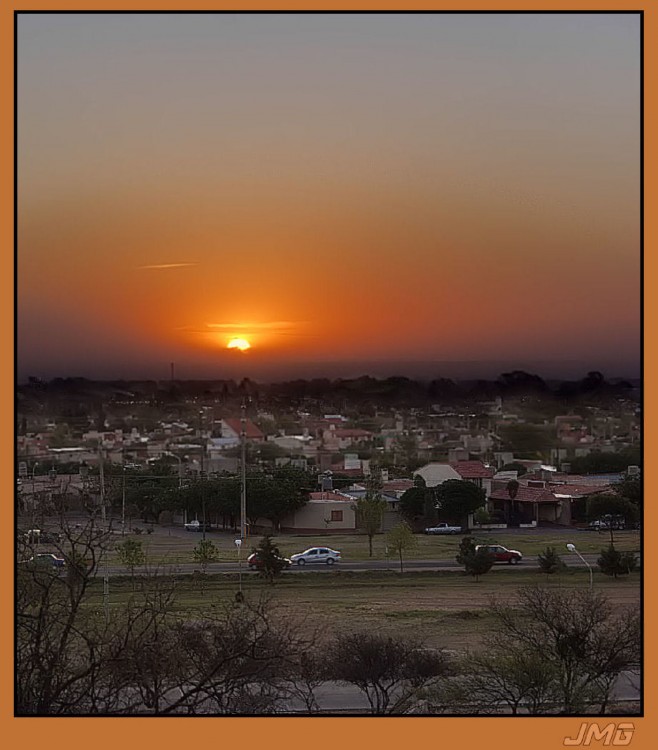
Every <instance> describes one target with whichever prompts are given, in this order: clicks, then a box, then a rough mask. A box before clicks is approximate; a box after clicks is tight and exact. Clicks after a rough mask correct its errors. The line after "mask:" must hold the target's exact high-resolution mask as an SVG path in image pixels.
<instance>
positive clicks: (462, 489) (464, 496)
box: [436, 479, 487, 528]
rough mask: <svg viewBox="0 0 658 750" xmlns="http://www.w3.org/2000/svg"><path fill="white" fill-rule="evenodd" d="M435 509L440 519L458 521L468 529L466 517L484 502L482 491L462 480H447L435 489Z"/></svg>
mask: <svg viewBox="0 0 658 750" xmlns="http://www.w3.org/2000/svg"><path fill="white" fill-rule="evenodd" d="M436 499H437V507H438V509H439V513H440V514H441V517H442V518H448V519H450V520H455V521H459V522H460V524H461V525H462V526H463V527H464V528H468V516H469V515H470V514H471V513H474V512H475V511H476V510H477V509H478V508H481V507H482V506H483V505H484V504H485V502H486V499H487V497H486V493H485V491H484V490H483V489H481V488H480V487H478V486H476V485H475V484H473V482H468V481H466V480H463V479H448V480H447V481H445V482H443V483H442V484H440V485H439V486H438V487H437V488H436Z"/></svg>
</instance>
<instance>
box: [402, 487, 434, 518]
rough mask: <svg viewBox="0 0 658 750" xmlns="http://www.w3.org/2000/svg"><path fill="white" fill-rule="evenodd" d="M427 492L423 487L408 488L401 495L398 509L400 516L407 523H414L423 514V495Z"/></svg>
mask: <svg viewBox="0 0 658 750" xmlns="http://www.w3.org/2000/svg"><path fill="white" fill-rule="evenodd" d="M426 494H427V490H426V489H425V488H423V487H410V488H409V489H408V490H405V491H404V492H403V493H402V497H401V498H400V502H399V504H398V509H399V511H400V514H401V515H402V516H403V517H404V518H406V519H407V520H408V521H411V522H413V521H416V520H417V519H419V518H422V517H423V516H424V514H425V495H426Z"/></svg>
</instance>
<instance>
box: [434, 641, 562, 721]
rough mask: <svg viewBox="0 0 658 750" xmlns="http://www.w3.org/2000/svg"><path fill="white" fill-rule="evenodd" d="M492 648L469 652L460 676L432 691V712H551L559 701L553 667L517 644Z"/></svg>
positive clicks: (458, 673) (459, 669)
mask: <svg viewBox="0 0 658 750" xmlns="http://www.w3.org/2000/svg"><path fill="white" fill-rule="evenodd" d="M498 645H499V644H498V642H496V644H495V645H493V646H490V645H489V639H487V638H486V637H485V648H484V649H483V650H482V651H480V652H476V653H468V654H467V655H466V657H465V658H464V660H463V661H462V662H461V663H460V664H459V665H458V668H457V676H456V677H454V678H453V679H452V680H449V681H446V682H445V683H443V684H441V685H440V686H439V689H438V690H437V689H434V690H430V691H429V695H428V698H429V700H428V703H427V707H428V709H429V711H428V712H429V713H433V714H436V713H441V712H449V713H451V714H454V713H458V714H459V713H467V714H492V713H497V712H500V711H501V708H504V707H506V708H508V709H509V711H510V713H511V714H512V715H517V714H519V713H520V712H522V713H528V714H531V715H536V714H542V713H547V712H549V711H550V710H551V709H552V707H553V706H554V705H555V703H556V701H557V699H558V691H557V686H556V678H557V675H556V674H555V672H554V670H553V668H552V667H551V665H550V663H548V662H547V660H546V659H544V658H543V657H542V655H541V654H538V653H535V652H533V651H528V650H527V649H525V648H524V647H523V646H519V645H518V644H516V643H509V644H507V646H506V647H505V649H504V650H500V649H499V648H498Z"/></svg>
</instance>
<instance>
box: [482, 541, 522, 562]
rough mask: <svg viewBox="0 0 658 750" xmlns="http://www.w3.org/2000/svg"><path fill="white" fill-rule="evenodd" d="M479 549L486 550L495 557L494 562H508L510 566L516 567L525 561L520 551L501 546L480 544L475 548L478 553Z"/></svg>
mask: <svg viewBox="0 0 658 750" xmlns="http://www.w3.org/2000/svg"><path fill="white" fill-rule="evenodd" d="M479 549H486V550H487V552H489V553H490V554H492V555H493V556H494V562H506V563H509V564H510V565H516V564H517V563H520V562H521V560H523V555H522V554H521V553H520V552H519V551H518V549H507V547H503V546H502V545H500V544H478V545H477V547H476V548H475V551H476V552H477V551H478V550H479Z"/></svg>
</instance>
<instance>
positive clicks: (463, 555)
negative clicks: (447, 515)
mask: <svg viewBox="0 0 658 750" xmlns="http://www.w3.org/2000/svg"><path fill="white" fill-rule="evenodd" d="M475 547H476V543H475V539H473V537H472V536H463V537H462V538H461V541H460V542H459V551H458V552H457V555H456V556H455V559H456V560H457V562H458V563H459V564H460V565H465V564H466V559H467V558H468V557H472V556H473V555H474V554H475Z"/></svg>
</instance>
